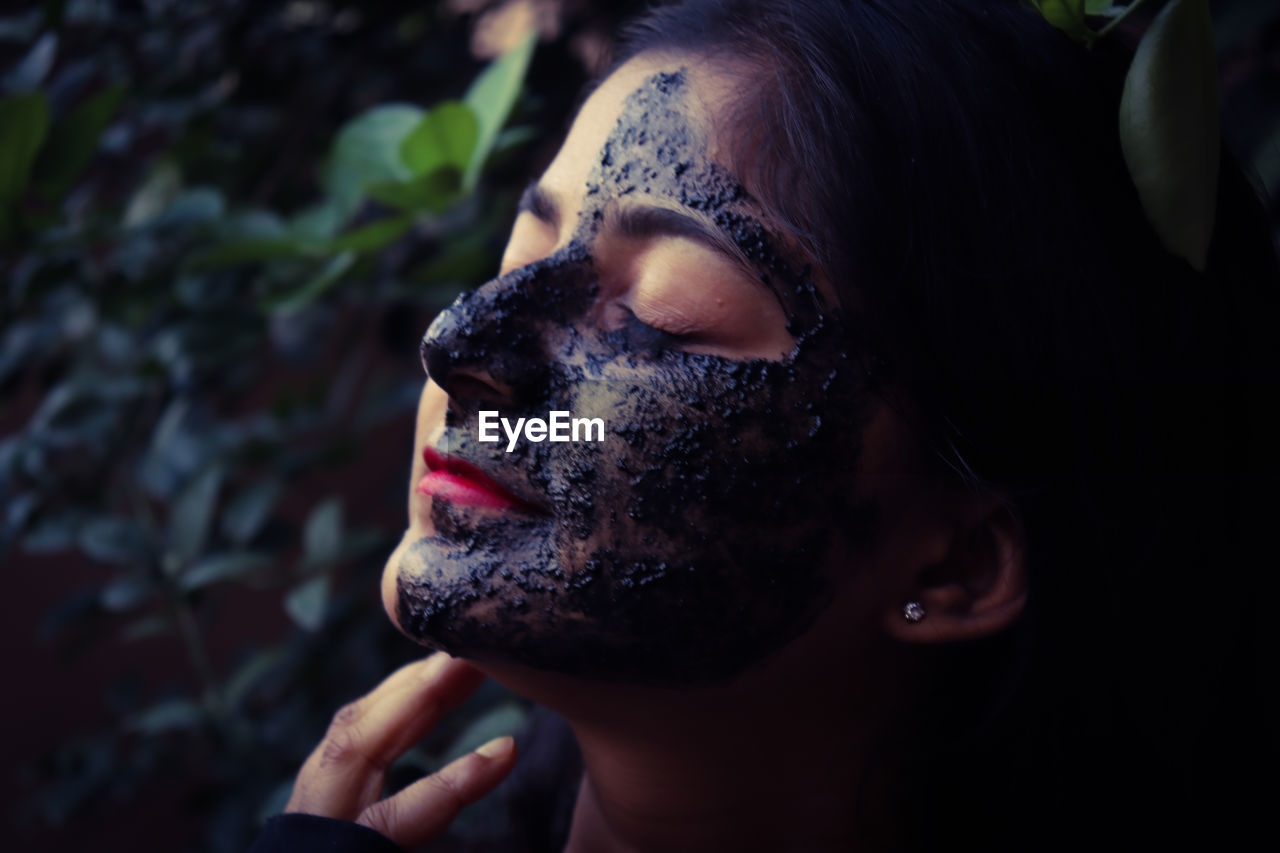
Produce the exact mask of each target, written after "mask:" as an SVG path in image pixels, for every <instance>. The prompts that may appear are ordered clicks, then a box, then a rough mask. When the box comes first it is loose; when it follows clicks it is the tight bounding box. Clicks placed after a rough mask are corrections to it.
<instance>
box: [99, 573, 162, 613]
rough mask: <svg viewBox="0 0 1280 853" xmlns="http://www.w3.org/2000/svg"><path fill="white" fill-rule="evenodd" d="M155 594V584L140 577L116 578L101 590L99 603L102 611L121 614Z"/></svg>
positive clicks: (146, 578)
mask: <svg viewBox="0 0 1280 853" xmlns="http://www.w3.org/2000/svg"><path fill="white" fill-rule="evenodd" d="M155 592H156V585H155V582H154V581H152V580H151V579H150V578H148V577H145V576H142V575H130V576H128V577H123V578H118V579H117V580H114V581H112V582H111V583H109V584H107V585H106V586H104V587H103V588H102V594H101V596H100V598H99V601H101V602H102V607H103V609H104V610H109V611H111V612H112V613H123V612H125V611H127V610H133V609H134V608H136V607H137V606H138V605H140V604H143V603H144V602H146V601H147V599H149V598H151V596H152V595H153V594H155Z"/></svg>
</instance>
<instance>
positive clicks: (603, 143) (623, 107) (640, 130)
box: [538, 53, 840, 306]
mask: <svg viewBox="0 0 1280 853" xmlns="http://www.w3.org/2000/svg"><path fill="white" fill-rule="evenodd" d="M753 76H754V75H753V71H752V69H751V68H750V67H748V66H746V65H744V64H739V63H734V62H732V61H724V60H716V61H714V62H713V61H710V60H704V59H701V58H699V57H694V56H688V55H681V54H665V53H646V54H640V55H639V56H636V57H634V58H632V59H631V60H629V61H627V62H626V63H624V64H623V65H622V66H621V67H619V68H618V69H617V70H616V71H614V72H613V73H612V74H610V75H609V76H608V77H607V78H605V80H604V81H603V82H602V83H601V84H600V86H599V87H598V88H597V89H596V90H595V91H594V92H593V93H592V94H591V96H590V97H589V98H588V99H587V101H586V103H585V104H583V107H582V109H581V110H580V111H579V113H578V115H577V117H576V118H575V120H574V123H573V125H572V127H571V128H570V130H569V134H568V136H567V137H566V139H565V141H564V144H563V145H562V147H561V149H560V151H559V153H558V154H557V155H556V158H555V159H554V160H553V161H552V163H551V165H550V166H549V167H548V168H547V170H546V171H545V172H544V173H543V176H542V178H541V179H540V181H539V182H538V183H539V186H540V188H541V189H542V190H543V191H545V192H546V193H548V194H549V195H550V196H552V197H554V198H555V200H556V205H557V208H558V210H559V211H560V212H561V213H562V214H563V215H565V216H566V217H567V219H568V221H569V222H574V221H575V220H577V221H578V224H579V225H585V224H586V223H587V222H588V221H589V220H591V219H592V218H593V216H592V214H594V215H598V214H599V208H600V206H601V205H609V204H611V203H612V201H613V200H616V199H621V198H622V197H624V196H628V195H630V196H631V199H630V200H629V203H634V202H636V201H641V199H640V197H643V199H642V201H641V203H644V204H648V205H655V206H660V207H675V208H677V209H682V210H684V211H685V212H691V213H695V214H697V215H699V216H702V217H711V216H714V217H716V218H717V221H718V222H719V224H720V227H721V229H722V230H724V231H725V232H726V234H728V235H729V236H730V237H731V238H732V239H733V240H734V242H737V243H738V244H739V246H740V247H741V246H744V245H746V244H751V243H754V242H755V238H753V237H751V236H749V235H747V236H746V238H745V239H744V233H742V227H741V223H742V222H744V221H747V222H752V223H755V224H754V225H753V226H752V228H755V229H763V230H762V231H757V233H760V234H761V235H762V236H764V237H765V239H766V240H767V242H768V243H769V244H771V245H772V248H773V250H775V251H776V252H777V253H778V254H777V257H778V258H780V259H782V261H783V262H784V264H785V265H786V266H788V267H790V268H792V269H794V270H797V271H798V270H800V269H802V268H809V269H810V270H811V271H812V272H811V275H812V280H813V284H814V285H816V287H817V290H818V292H819V293H820V294H821V296H820V298H821V300H822V301H823V302H825V303H826V304H827V305H828V306H838V305H839V304H840V300H839V299H838V298H837V297H836V295H835V292H834V289H833V288H832V287H831V284H830V282H828V281H827V280H826V277H825V275H824V274H823V272H822V270H820V269H815V268H813V266H812V264H811V258H810V257H809V255H808V253H807V252H805V251H804V250H803V249H801V247H800V246H799V245H798V243H797V242H796V241H795V240H793V239H791V238H790V237H789V236H788V234H789V230H788V229H787V228H785V227H779V222H778V220H777V219H776V218H775V217H774V216H773V215H772V214H771V211H770V210H769V209H768V208H767V207H766V206H764V205H762V204H761V203H760V201H759V200H757V199H756V198H754V197H753V196H752V193H751V191H750V188H749V187H744V186H742V185H741V184H740V183H739V180H740V178H739V170H737V169H736V168H734V162H733V158H732V156H731V151H732V149H733V147H734V146H733V137H732V133H733V129H732V127H731V124H732V122H731V121H730V120H729V117H731V116H732V115H734V112H735V110H734V104H735V101H736V100H737V99H740V98H741V97H742V93H743V92H744V91H750V87H751V85H752V77H753ZM664 146H665V150H664ZM740 153H741V152H740ZM686 170H687V171H686ZM636 190H639V192H635V191H636ZM580 217H581V218H582V219H580ZM744 217H745V219H744ZM735 223H737V225H736V226H735ZM729 232H737V233H736V234H729ZM766 266H767V264H766ZM762 268H763V267H762ZM766 277H767V276H766ZM806 277H808V276H806Z"/></svg>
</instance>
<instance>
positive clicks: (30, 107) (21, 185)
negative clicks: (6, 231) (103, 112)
mask: <svg viewBox="0 0 1280 853" xmlns="http://www.w3.org/2000/svg"><path fill="white" fill-rule="evenodd" d="M48 132H49V105H48V103H47V102H46V101H45V98H44V95H43V94H42V93H40V92H33V93H31V94H29V95H8V96H7V97H4V98H0V207H7V206H9V205H10V204H11V203H12V202H13V201H15V200H16V199H17V198H18V197H19V196H21V195H22V191H23V190H25V189H26V188H27V181H28V179H29V178H30V176H31V164H32V163H34V162H35V158H36V154H37V153H38V152H39V150H40V146H41V145H42V144H43V143H44V140H45V136H46V134H47V133H48ZM3 236H4V235H3V234H0V237H3Z"/></svg>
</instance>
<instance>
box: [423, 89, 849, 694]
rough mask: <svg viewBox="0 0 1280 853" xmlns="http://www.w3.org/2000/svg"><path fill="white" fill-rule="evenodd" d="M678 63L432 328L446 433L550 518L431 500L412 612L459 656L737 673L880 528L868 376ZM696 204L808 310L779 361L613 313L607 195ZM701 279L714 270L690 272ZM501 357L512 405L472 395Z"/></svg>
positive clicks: (806, 616) (699, 678) (499, 370)
mask: <svg viewBox="0 0 1280 853" xmlns="http://www.w3.org/2000/svg"><path fill="white" fill-rule="evenodd" d="M684 98H685V82H684V77H683V75H682V74H662V75H656V76H655V77H653V78H651V79H650V80H649V81H648V82H647V83H646V84H645V85H644V86H643V87H642V88H641V89H639V90H638V91H637V92H635V93H634V94H633V95H631V96H630V97H629V98H628V99H627V100H626V102H625V103H624V105H623V108H622V112H621V116H620V118H619V120H618V122H617V125H616V126H615V128H614V130H613V132H612V133H611V134H610V135H609V137H608V140H607V141H606V143H605V145H604V148H603V150H602V151H601V152H600V159H599V163H598V165H597V166H596V167H595V168H594V169H593V170H592V173H591V177H590V179H589V183H588V186H587V189H586V195H585V201H584V204H583V209H582V211H581V214H580V216H579V220H578V225H577V230H576V232H575V237H574V239H573V240H572V242H571V243H570V244H569V245H568V246H567V247H566V248H564V249H562V250H559V251H557V252H555V253H553V254H552V255H550V256H548V257H547V258H544V259H543V260H541V261H538V262H536V263H533V264H530V265H528V266H526V267H523V268H521V269H518V270H515V271H513V272H512V273H509V274H508V275H505V276H503V277H502V278H500V279H497V280H495V281H493V282H490V283H489V284H487V285H485V286H483V287H481V288H480V289H478V290H476V291H473V292H471V293H468V294H464V295H463V296H461V297H459V299H458V300H457V301H456V302H455V303H454V305H453V306H451V307H450V308H449V309H447V310H446V311H445V312H443V313H442V314H441V315H440V316H439V317H438V318H437V319H436V321H435V322H433V323H432V325H431V328H430V329H428V331H427V334H426V336H425V337H424V339H423V345H422V351H423V359H424V363H425V364H426V366H427V369H428V372H429V373H430V374H431V376H432V378H433V379H435V381H436V382H438V383H439V384H440V385H441V386H442V387H443V388H444V389H445V390H446V391H449V392H450V396H451V405H450V407H449V411H448V414H447V416H446V428H445V431H444V434H443V437H442V439H441V440H440V441H439V442H438V443H437V445H436V449H437V450H440V451H441V452H444V453H448V454H450V455H451V456H454V457H456V458H460V459H463V460H466V461H468V462H470V463H472V464H474V465H476V466H477V467H479V468H480V469H481V470H483V471H485V472H486V473H488V474H489V475H490V476H492V477H493V478H494V479H495V480H497V481H499V482H500V483H501V484H502V485H504V486H506V487H507V488H508V489H509V490H510V491H511V492H512V493H514V494H515V495H517V496H518V497H520V498H522V499H524V500H526V501H528V502H529V503H530V504H531V505H536V506H538V507H540V509H541V510H542V511H539V512H524V511H520V510H512V511H505V512H495V511H494V510H491V509H481V508H477V507H472V506H464V505H460V504H456V503H451V502H448V501H445V500H434V501H433V502H432V509H431V512H432V519H433V522H434V526H435V535H434V536H431V537H427V538H424V539H422V540H420V541H419V542H417V543H416V544H414V545H413V546H412V547H411V548H410V549H408V551H407V552H406V555H405V557H404V559H403V560H402V562H401V565H400V566H399V574H398V578H397V590H398V613H397V616H398V620H399V622H400V625H401V627H402V628H403V630H405V631H406V632H407V633H408V634H410V635H411V636H413V637H414V638H415V639H417V640H418V641H420V642H422V643H424V644H427V645H430V646H433V647H437V648H443V649H445V650H446V651H448V652H450V653H451V654H454V655H461V656H465V657H470V658H474V659H481V660H484V659H489V660H501V661H506V662H516V663H522V664H526V665H529V666H533V667H537V668H542V669H548V670H555V671H558V672H563V673H568V674H571V675H577V676H581V677H585V678H594V679H609V680H617V681H628V682H637V683H650V684H667V685H681V684H686V685H687V684H692V683H712V682H716V681H722V680H724V679H727V678H730V677H732V676H733V675H735V674H736V673H738V672H740V671H742V670H743V669H744V668H746V667H747V666H749V665H750V664H751V663H753V662H755V661H758V660H760V659H761V658H763V657H764V656H766V655H767V654H769V653H770V652H771V651H774V650H776V649H778V648H779V647H781V646H782V645H784V644H785V643H786V642H787V641H789V640H790V639H792V638H794V637H796V636H797V635H798V634H799V633H801V632H802V631H803V630H804V629H805V627H806V626H807V625H808V624H810V622H811V621H812V620H813V618H814V617H815V616H816V615H817V614H818V613H819V612H820V611H821V609H822V607H823V605H824V604H825V602H826V601H827V599H828V595H829V582H828V580H827V576H826V574H825V571H824V570H825V569H826V568H827V566H828V564H829V562H830V559H831V556H832V555H833V553H836V552H837V551H839V550H840V546H841V545H848V544H850V543H851V542H857V541H859V540H860V539H862V538H863V537H864V536H865V533H866V531H867V530H868V529H869V524H870V517H871V514H872V509H871V508H870V507H867V506H856V505H854V503H853V501H852V500H851V498H850V495H852V494H853V492H854V489H853V482H852V476H853V470H854V463H855V461H856V459H857V456H858V452H859V448H860V445H861V441H860V435H861V429H862V425H863V423H864V422H865V419H866V417H867V414H868V413H867V408H868V394H867V389H866V387H865V385H866V383H865V381H864V380H863V378H862V376H861V371H859V370H858V369H857V366H856V363H855V362H854V361H853V360H852V359H850V358H848V357H847V355H846V353H845V345H846V336H845V334H844V333H843V332H842V331H841V325H840V323H838V322H837V321H836V320H835V318H834V317H833V316H830V315H828V316H823V315H822V314H821V313H819V312H818V310H817V307H816V306H817V300H816V296H815V292H814V288H813V284H812V281H811V280H810V279H809V277H808V275H807V274H804V273H796V272H794V271H792V270H791V269H790V268H789V266H788V265H787V264H786V263H785V262H784V261H783V260H781V259H780V258H779V257H778V256H777V255H776V254H775V253H774V251H773V249H772V248H771V245H772V242H773V241H771V240H770V239H769V235H768V233H767V232H766V231H765V229H764V228H763V227H762V226H761V225H760V223H759V221H758V220H757V219H755V218H753V217H752V216H751V214H750V211H751V207H752V205H753V202H752V201H751V199H750V198H749V197H748V196H747V194H746V193H745V192H744V191H743V189H742V188H741V187H740V186H739V185H738V184H737V183H736V182H734V181H733V180H732V178H731V177H730V176H729V175H728V174H727V173H726V172H725V171H724V170H723V169H722V168H720V167H718V166H716V165H715V164H713V163H710V162H708V161H707V160H706V158H705V155H704V154H703V150H704V141H703V140H702V139H701V137H700V136H699V135H698V134H696V133H694V132H693V131H692V130H691V127H690V124H689V122H688V119H687V117H686V116H685V114H684V113H683V112H681V105H682V103H683V101H684ZM646 196H647V197H648V200H649V203H652V199H655V198H660V199H661V200H662V201H663V202H664V203H666V204H668V205H670V203H671V202H675V203H676V204H677V205H679V206H681V207H683V208H686V209H689V208H691V209H693V210H697V211H701V212H703V213H705V214H707V215H708V216H710V217H712V218H713V219H714V221H715V222H716V224H717V226H718V227H720V228H722V229H723V230H724V232H725V233H726V234H727V235H728V236H729V238H730V239H732V240H733V241H734V242H735V243H737V244H738V245H739V248H740V249H741V250H742V251H743V252H744V254H746V255H747V257H748V258H749V259H750V260H751V262H752V263H753V264H754V265H755V266H756V268H757V269H758V272H759V275H760V276H761V277H762V278H763V279H764V280H765V281H766V283H767V284H768V285H769V286H770V287H771V289H772V290H773V292H774V293H775V294H776V295H777V296H778V298H779V300H780V301H782V302H783V303H784V304H785V305H786V307H787V308H788V310H789V311H790V314H789V316H790V319H791V322H790V325H789V329H790V330H791V331H792V333H793V334H794V335H795V337H796V346H795V348H794V350H793V351H792V352H791V354H790V355H789V356H787V357H786V358H784V359H782V360H779V361H770V360H765V359H747V360H734V359H728V358H724V357H720V356H716V355H708V354H703V353H690V352H682V351H680V350H678V349H675V348H672V347H671V346H670V342H669V341H667V340H665V338H664V336H663V335H662V333H660V332H656V331H655V330H653V329H650V328H648V327H645V326H643V325H641V324H638V323H633V324H631V325H629V326H625V327H623V328H619V329H602V328H599V327H598V325H595V324H594V323H593V322H592V320H591V319H590V318H591V317H592V316H593V315H592V312H591V311H590V310H589V309H590V307H591V305H592V304H593V302H594V300H595V299H596V298H597V296H598V294H599V287H598V281H597V278H596V274H595V268H594V265H593V260H592V255H591V248H592V245H593V241H594V239H595V235H596V233H597V230H598V228H599V225H600V223H601V222H602V220H603V217H604V211H605V208H606V206H607V205H609V204H612V203H617V202H618V201H619V200H620V199H626V198H627V197H632V198H631V199H628V200H629V201H634V202H635V203H646V199H645V197H646ZM685 286H688V287H691V288H696V287H697V286H698V276H697V271H696V270H689V271H688V278H687V284H686V285H685ZM469 371H471V372H474V373H475V374H476V375H480V374H481V372H483V375H484V376H485V377H487V379H488V380H489V381H490V382H491V384H492V387H493V388H494V389H498V390H500V393H501V395H502V399H501V401H500V402H497V403H495V402H494V401H493V399H492V398H490V399H489V400H488V401H483V400H480V399H468V397H467V390H466V383H458V382H455V381H454V379H455V377H458V376H462V375H466V374H467V373H468V372H469ZM482 408H483V409H498V410H499V411H500V412H501V415H502V417H506V418H508V419H509V420H510V421H512V422H514V421H515V419H516V418H520V417H526V418H530V417H541V418H545V417H547V415H548V413H549V412H552V411H567V412H569V413H571V415H572V416H573V417H575V418H601V419H602V420H603V422H604V424H605V431H604V436H603V441H579V442H561V443H552V442H549V441H543V442H537V443H534V442H529V441H525V440H521V441H518V442H517V443H516V445H515V447H514V450H513V452H509V453H508V452H506V451H507V442H506V441H505V440H504V441H502V442H498V443H496V444H494V443H483V442H480V441H479V440H478V436H479V424H478V413H479V411H480V410H481V409H482Z"/></svg>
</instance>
